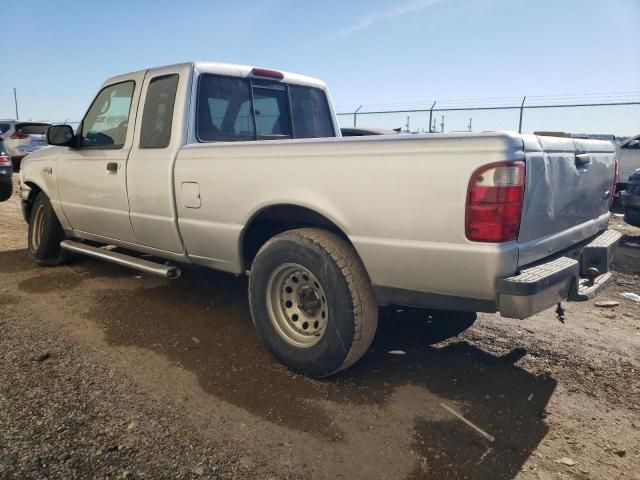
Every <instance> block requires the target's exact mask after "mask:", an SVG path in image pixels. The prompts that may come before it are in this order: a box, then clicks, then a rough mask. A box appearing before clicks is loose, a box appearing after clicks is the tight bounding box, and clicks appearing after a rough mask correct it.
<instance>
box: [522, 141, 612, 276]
mask: <svg viewBox="0 0 640 480" xmlns="http://www.w3.org/2000/svg"><path fill="white" fill-rule="evenodd" d="M524 148H525V157H526V168H527V173H526V184H525V201H524V207H523V212H522V222H521V227H520V234H519V237H518V244H519V261H518V264H519V265H520V266H522V265H527V264H530V263H532V262H535V261H537V260H539V259H541V258H544V257H547V256H549V255H552V254H554V253H556V252H559V251H561V250H564V249H566V248H568V247H570V246H572V245H574V244H576V243H578V242H581V241H583V240H585V239H587V238H589V237H591V236H592V235H595V234H596V233H597V232H599V231H601V230H604V229H605V228H606V227H607V224H608V218H609V202H610V198H611V193H612V192H611V190H612V187H613V182H614V177H615V147H614V146H613V144H612V143H611V142H607V141H603V140H583V139H574V138H558V137H538V136H533V135H525V136H524Z"/></svg>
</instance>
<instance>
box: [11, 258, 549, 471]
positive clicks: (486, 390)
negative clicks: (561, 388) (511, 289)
mask: <svg viewBox="0 0 640 480" xmlns="http://www.w3.org/2000/svg"><path fill="white" fill-rule="evenodd" d="M7 253H11V254H13V255H15V257H12V258H13V260H12V262H13V263H16V266H17V265H19V266H24V267H25V268H26V265H27V264H26V263H25V262H23V261H22V260H23V258H19V257H26V253H24V252H3V253H0V266H4V267H5V268H4V270H7V269H9V270H12V269H13V268H12V267H7V265H8V263H6V262H4V260H7V257H6V255H7ZM3 262H4V263H3ZM72 268H73V270H75V273H74V272H73V271H71V269H69V268H66V270H65V268H56V269H51V270H50V271H48V272H45V273H42V269H39V268H35V269H34V270H33V272H32V273H31V274H32V275H34V276H44V275H46V276H49V277H51V276H52V275H53V274H55V275H53V277H55V283H57V284H58V285H60V287H62V288H64V289H65V294H66V299H68V301H69V302H74V303H75V302H82V301H83V300H84V299H83V298H82V296H81V294H80V292H79V291H78V292H74V290H75V283H70V282H66V283H65V281H64V278H63V277H65V275H69V276H77V275H78V272H83V271H85V272H87V273H86V275H85V276H84V277H82V278H96V277H107V278H113V279H114V280H115V279H117V278H119V277H130V276H131V272H130V271H129V270H126V269H123V268H120V267H117V266H114V265H110V264H104V263H100V262H96V261H93V260H88V259H86V260H85V259H77V260H75V261H74V263H73V264H72ZM0 270H3V268H0ZM53 277H52V278H53ZM70 278H71V277H70ZM32 283H33V282H32ZM109 284H110V285H117V282H111V281H110V282H109ZM153 285H157V282H154V283H153ZM53 288H56V287H53ZM246 289H247V281H246V279H245V278H237V277H233V276H230V275H226V274H222V273H216V272H211V271H207V270H203V269H198V268H186V269H185V271H184V275H183V278H182V279H181V280H179V281H174V282H167V283H165V284H162V285H160V286H152V287H149V286H148V285H147V282H146V281H145V278H144V277H143V279H142V280H140V287H137V288H135V289H133V290H131V289H127V290H116V289H108V290H102V289H100V290H97V291H96V292H95V298H94V302H92V303H93V306H92V307H91V308H90V310H89V311H88V313H87V314H86V317H87V319H88V320H91V321H95V322H96V323H97V324H98V325H99V326H100V327H101V328H102V329H103V331H104V332H105V335H106V340H107V342H108V343H110V344H112V345H117V346H132V347H139V348H144V349H148V350H150V351H153V352H155V353H157V354H159V355H162V356H164V357H166V358H167V359H169V360H170V361H171V362H172V363H174V364H177V365H179V366H181V367H182V368H184V369H186V370H188V371H190V372H192V373H193V374H195V375H196V376H197V378H198V381H199V383H200V386H201V387H202V389H203V390H204V391H205V392H207V393H208V394H210V395H213V396H215V397H216V398H219V399H222V400H224V401H226V402H228V403H230V404H233V405H236V406H238V407H240V408H243V409H245V410H246V411H248V412H250V413H251V414H253V415H256V416H258V417H260V418H263V419H265V420H267V421H269V422H272V423H274V424H277V425H281V426H284V427H288V428H290V429H292V430H294V431H298V432H304V433H308V434H311V435H313V436H316V437H318V438H320V439H323V440H325V441H331V442H345V443H347V444H348V443H349V442H350V441H351V440H352V437H351V436H350V432H349V431H348V429H347V430H345V428H343V427H344V426H343V425H341V423H340V421H337V420H336V417H335V415H334V414H332V413H331V408H328V407H327V405H328V404H327V403H325V402H329V404H333V405H336V406H337V407H336V408H340V407H341V406H345V407H347V408H348V411H349V412H351V413H350V414H349V416H350V417H352V418H353V419H356V420H357V419H360V418H361V419H362V420H363V421H364V422H367V421H370V418H369V417H368V414H367V413H366V412H367V409H369V410H370V409H371V407H373V408H374V409H382V411H385V410H389V409H393V411H394V412H396V411H398V409H400V410H402V411H403V414H402V418H403V419H406V423H407V426H405V427H406V429H407V430H406V431H407V435H406V444H408V445H410V446H411V448H412V449H413V450H414V452H415V453H416V454H417V455H418V456H419V457H421V458H423V459H425V461H426V463H427V465H428V474H429V475H431V476H432V477H433V478H463V477H464V476H467V477H469V478H512V477H514V476H515V475H516V474H517V473H518V471H520V469H521V467H522V465H523V464H524V462H525V461H526V460H527V458H528V457H529V456H530V454H531V452H532V451H533V450H534V449H535V448H536V446H537V445H538V444H539V443H540V441H541V440H542V439H543V438H544V436H545V435H546V433H547V431H548V427H547V425H546V424H545V422H544V410H545V406H546V405H547V402H548V401H549V399H550V397H551V395H552V394H553V392H554V389H555V386H556V382H555V380H553V379H552V378H549V377H539V376H534V375H532V374H530V373H528V372H527V371H525V370H523V369H521V368H518V367H516V366H514V362H515V361H516V360H517V359H518V358H520V357H521V356H522V355H524V353H525V352H524V351H523V350H519V349H514V350H513V351H512V352H511V353H510V354H508V355H506V356H503V357H498V356H494V355H492V354H489V353H487V352H485V351H483V350H481V349H479V348H478V347H476V346H474V345H472V344H470V343H468V342H466V341H464V340H461V339H456V338H455V336H456V335H458V334H459V333H461V332H462V331H464V330H465V329H467V328H469V327H471V326H472V323H473V318H472V317H469V316H468V315H467V316H465V315H452V314H447V313H444V312H434V313H432V314H431V315H428V314H427V313H425V312H423V311H416V310H403V311H389V310H386V311H384V312H383V314H382V315H381V321H380V326H379V330H378V333H377V335H376V339H375V341H374V343H373V345H372V348H371V349H370V351H369V352H368V353H367V354H366V355H365V357H364V358H363V359H362V360H361V361H360V362H359V363H357V364H356V365H355V366H354V367H352V368H350V369H348V370H347V371H345V372H342V373H340V374H338V375H336V376H334V377H331V378H329V379H325V380H321V381H319V380H312V379H309V378H306V377H304V376H301V375H297V374H295V373H293V372H291V371H290V370H288V369H287V368H285V367H284V366H282V365H280V364H279V363H277V362H276V361H275V360H274V359H273V357H272V356H271V355H270V353H269V352H268V350H267V349H266V347H265V346H264V345H262V344H261V343H260V341H259V339H258V338H257V336H256V334H255V331H254V329H253V325H252V322H251V316H250V312H249V308H248V305H247V301H246ZM23 291H27V292H35V291H33V290H31V291H29V290H28V289H23ZM49 291H51V290H49ZM85 294H86V293H83V294H82V295H85ZM65 301H66V300H65ZM390 351H396V352H395V353H389V352H390ZM405 387H411V388H413V389H417V390H416V391H417V392H423V393H424V395H422V394H420V395H418V397H417V400H416V398H413V399H412V400H411V401H408V400H407V397H406V396H404V397H400V398H398V397H396V396H394V395H395V394H396V392H398V391H400V390H401V389H403V388H405ZM413 391H414V390H411V392H413ZM176 393H177V394H179V393H180V392H176ZM446 407H450V408H453V409H454V410H455V411H457V412H459V414H461V415H463V416H464V418H465V419H467V420H468V421H469V422H471V423H472V424H474V425H477V426H478V427H480V428H481V429H482V430H484V431H486V432H488V433H489V434H490V435H491V436H493V437H495V441H493V442H492V441H490V440H488V439H487V438H485V437H483V436H482V435H481V434H479V433H478V432H477V431H476V430H474V429H473V428H472V427H470V426H468V425H467V424H465V423H464V422H463V421H462V420H460V419H459V418H457V417H456V416H454V415H453V414H451V413H449V411H448V410H446ZM433 412H437V414H432V413H433ZM376 428H378V429H380V431H376V432H375V433H376V435H379V436H380V437H381V438H385V436H386V435H389V436H391V435H390V434H391V433H392V432H393V431H397V429H398V428H401V427H400V426H399V425H397V424H395V423H394V421H392V420H391V419H389V420H388V421H384V422H382V423H381V425H380V424H377V427H376ZM387 429H388V431H386V430H387ZM398 448H403V447H402V446H398ZM424 473H425V472H424V471H423V470H421V469H418V470H416V475H417V476H418V477H419V476H420V475H423V474H424Z"/></svg>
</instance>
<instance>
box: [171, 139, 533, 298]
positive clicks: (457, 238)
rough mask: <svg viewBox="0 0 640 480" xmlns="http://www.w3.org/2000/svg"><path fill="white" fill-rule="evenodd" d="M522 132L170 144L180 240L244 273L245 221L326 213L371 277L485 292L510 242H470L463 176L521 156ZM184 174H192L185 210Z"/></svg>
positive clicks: (469, 293) (504, 270)
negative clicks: (266, 212) (292, 211)
mask: <svg viewBox="0 0 640 480" xmlns="http://www.w3.org/2000/svg"><path fill="white" fill-rule="evenodd" d="M522 158H524V152H523V145H522V140H521V139H520V137H519V136H518V135H510V134H501V133H488V134H452V135H412V136H402V135H399V136H393V137H391V136H390V137H384V136H381V137H360V138H342V139H311V140H294V141H291V140H288V141H257V142H237V143H211V144H195V145H189V146H187V147H185V148H183V149H182V150H181V151H180V152H179V153H178V159H177V162H176V167H175V183H176V185H175V191H176V195H177V198H176V203H177V209H178V222H179V226H180V231H181V234H182V236H183V239H184V242H185V247H186V250H187V252H188V253H189V256H190V258H192V259H193V260H194V261H195V262H197V263H202V264H206V265H210V266H213V267H216V268H221V269H223V270H227V271H231V272H236V273H240V272H241V271H242V259H241V253H240V252H241V245H240V241H241V240H240V239H241V236H242V231H243V229H244V227H245V225H246V223H247V222H248V221H249V220H250V219H251V218H252V216H253V215H254V214H255V213H256V212H258V211H259V210H261V209H262V208H264V207H266V206H269V205H276V204H293V205H300V206H304V207H308V208H310V209H313V210H315V211H316V212H318V213H320V214H322V215H324V216H326V217H327V218H329V219H330V220H332V221H333V222H334V223H335V224H336V225H338V226H339V227H340V228H341V229H342V230H343V231H344V232H345V233H346V235H347V236H348V237H349V239H350V240H351V242H352V243H353V245H354V246H355V248H356V250H357V251H358V253H359V255H360V257H361V258H362V260H363V262H364V264H365V266H366V268H367V271H368V273H369V275H370V277H371V280H372V282H373V284H374V285H376V286H392V287H396V288H404V289H409V290H416V291H423V292H429V293H439V294H447V295H457V296H466V297H470V298H478V299H493V298H494V296H495V279H496V278H497V277H499V276H507V275H511V274H513V273H514V272H515V269H516V265H517V244H516V242H510V243H506V244H501V245H495V244H479V243H473V242H469V241H468V240H467V239H466V237H465V232H464V222H465V202H466V192H467V186H468V182H469V178H470V176H471V174H472V172H473V171H474V170H475V169H476V168H478V167H479V166H481V165H483V164H488V163H493V162H498V161H505V160H521V159H522ZM183 182H196V183H198V184H199V188H200V196H201V207H200V208H198V209H194V208H186V207H185V206H184V202H183V199H182V198H181V185H182V183H183Z"/></svg>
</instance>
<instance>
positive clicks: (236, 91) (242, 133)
mask: <svg viewBox="0 0 640 480" xmlns="http://www.w3.org/2000/svg"><path fill="white" fill-rule="evenodd" d="M249 88H250V86H249V82H247V81H246V80H243V79H241V78H229V77H218V76H215V75H202V76H201V77H200V81H199V87H198V100H197V103H198V104H197V113H196V115H197V122H196V133H197V135H198V139H199V140H200V141H202V142H213V141H227V142H233V141H242V140H253V139H254V138H255V132H254V128H253V117H252V114H251V91H250V89H249Z"/></svg>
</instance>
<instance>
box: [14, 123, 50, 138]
mask: <svg viewBox="0 0 640 480" xmlns="http://www.w3.org/2000/svg"><path fill="white" fill-rule="evenodd" d="M50 126H51V124H49V123H27V122H24V123H16V125H15V130H16V132H22V133H24V134H26V135H46V134H47V130H48V129H49V127H50Z"/></svg>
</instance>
